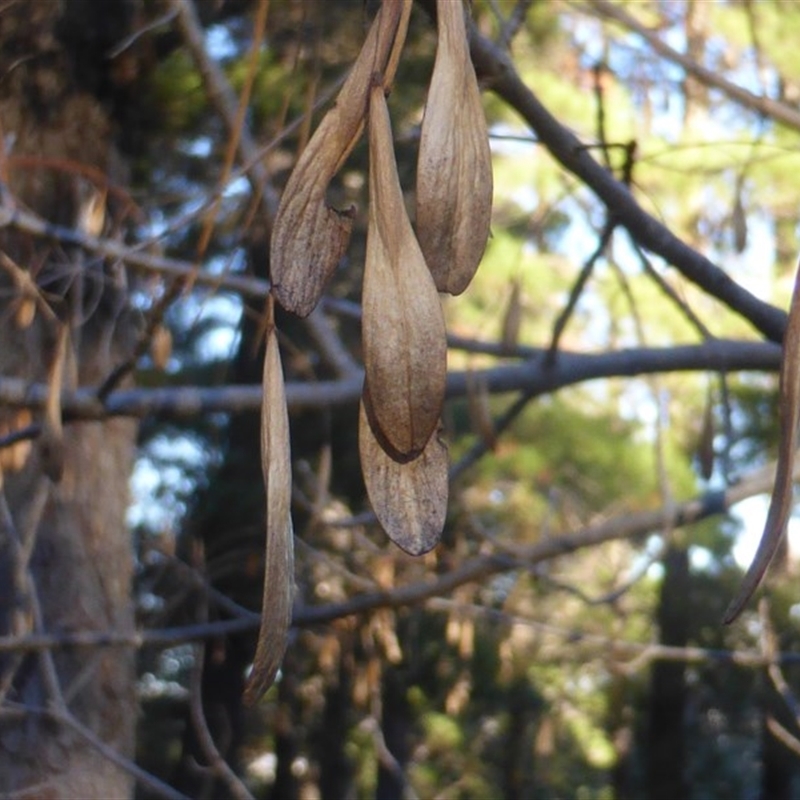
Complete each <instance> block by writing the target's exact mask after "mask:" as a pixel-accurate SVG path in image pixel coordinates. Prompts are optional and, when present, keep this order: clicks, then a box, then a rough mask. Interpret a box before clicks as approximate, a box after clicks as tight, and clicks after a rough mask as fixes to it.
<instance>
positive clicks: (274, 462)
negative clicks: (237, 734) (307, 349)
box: [244, 320, 294, 705]
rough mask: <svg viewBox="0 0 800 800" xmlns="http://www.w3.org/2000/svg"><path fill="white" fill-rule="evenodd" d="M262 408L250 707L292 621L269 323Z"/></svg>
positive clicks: (285, 454)
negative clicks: (261, 526) (256, 623)
mask: <svg viewBox="0 0 800 800" xmlns="http://www.w3.org/2000/svg"><path fill="white" fill-rule="evenodd" d="M263 392H264V395H263V400H262V403H261V469H262V473H263V476H264V491H265V494H266V498H267V525H266V529H267V530H266V535H267V544H266V554H265V565H264V599H263V604H262V610H261V626H260V627H259V631H258V644H257V645H256V655H255V659H254V660H253V669H252V672H251V674H250V677H249V678H248V681H247V686H246V687H245V691H244V700H245V702H246V703H247V704H249V705H252V704H254V703H255V702H256V701H257V700H258V699H259V698H260V697H261V696H262V695H263V694H264V692H266V691H267V689H269V687H270V686H271V685H272V682H273V681H274V680H275V675H276V674H277V672H278V668H279V667H280V665H281V661H282V660H283V654H284V652H285V651H286V642H287V639H288V634H289V626H290V624H291V621H292V595H293V590H294V534H293V529H292V516H291V497H292V463H291V454H290V449H289V415H288V412H287V409H286V392H285V387H284V382H283V369H282V367H281V360H280V354H279V352H278V337H277V336H276V334H275V326H274V323H273V322H272V321H271V320H270V324H269V328H268V332H267V349H266V353H265V355H264V375H263Z"/></svg>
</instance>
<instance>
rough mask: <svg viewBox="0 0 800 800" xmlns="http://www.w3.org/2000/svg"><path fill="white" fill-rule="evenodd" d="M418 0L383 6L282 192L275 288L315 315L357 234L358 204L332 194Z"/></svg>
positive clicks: (274, 250)
mask: <svg viewBox="0 0 800 800" xmlns="http://www.w3.org/2000/svg"><path fill="white" fill-rule="evenodd" d="M410 13H411V2H410V0H399V1H398V0H394V1H393V2H390V3H384V4H383V5H382V6H381V9H380V11H379V12H378V14H377V16H376V17H375V20H374V22H373V24H372V27H371V29H370V32H369V34H368V36H367V39H366V41H365V42H364V45H363V47H362V48H361V52H360V53H359V56H358V59H357V60H356V62H355V64H354V65H353V69H352V71H351V73H350V75H349V76H348V78H347V80H346V81H345V84H344V86H343V87H342V89H341V91H340V92H339V95H338V97H337V99H336V104H335V105H334V106H333V108H331V109H330V110H329V111H328V113H327V114H326V115H325V117H324V118H323V120H322V122H321V123H320V125H319V127H318V128H317V130H316V131H315V133H314V135H313V136H312V137H311V141H310V142H309V143H308V145H307V147H306V148H305V150H304V151H303V153H302V155H301V156H300V158H299V160H298V162H297V164H296V166H295V168H294V171H293V172H292V174H291V176H290V178H289V181H288V182H287V184H286V188H285V190H284V192H283V196H282V197H281V202H280V205H279V207H278V212H277V214H276V216H275V224H274V226H273V230H272V241H271V244H270V275H271V278H272V284H273V293H274V295H275V297H276V299H277V300H278V302H279V303H280V304H281V305H282V306H283V307H284V308H286V309H287V310H289V311H292V312H294V313H295V314H299V315H300V316H302V317H305V316H307V315H308V314H310V313H311V311H312V310H313V309H314V306H316V304H317V303H318V302H319V298H320V297H321V295H322V292H323V290H324V288H325V285H326V283H327V282H328V279H329V278H330V276H331V275H332V273H333V271H334V270H335V269H336V265H337V264H338V263H339V261H340V260H341V258H342V256H343V255H344V252H345V250H346V249H347V244H348V242H349V241H350V231H351V229H352V227H353V213H354V212H353V209H349V210H346V211H337V210H336V209H334V208H331V207H330V206H328V204H327V203H326V200H325V194H326V192H327V190H328V185H329V184H330V182H331V179H332V178H333V176H334V175H335V174H336V172H338V170H339V169H340V168H341V166H342V164H343V163H344V162H345V160H346V159H347V157H348V156H349V155H350V153H351V151H352V150H353V148H354V147H355V146H356V144H357V142H358V140H359V139H360V138H361V134H362V132H363V130H364V123H365V119H366V115H367V109H368V105H369V92H370V87H371V85H372V83H373V75H374V74H375V73H376V72H377V73H381V72H383V75H384V85H388V84H389V83H391V80H392V79H393V77H394V70H395V69H396V65H397V57H398V52H399V49H400V47H402V44H403V42H404V41H405V35H406V30H407V27H408V17H409V14H410Z"/></svg>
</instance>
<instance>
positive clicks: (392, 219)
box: [361, 85, 447, 456]
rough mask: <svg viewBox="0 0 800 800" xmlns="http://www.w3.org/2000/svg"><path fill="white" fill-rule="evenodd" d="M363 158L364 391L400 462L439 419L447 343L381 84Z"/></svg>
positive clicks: (418, 448) (374, 94)
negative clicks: (366, 210)
mask: <svg viewBox="0 0 800 800" xmlns="http://www.w3.org/2000/svg"><path fill="white" fill-rule="evenodd" d="M369 153H370V168H369V196H370V204H369V226H368V229H367V254H366V262H365V265H364V285H363V294H362V307H363V316H362V323H361V324H362V337H363V343H364V367H365V370H366V385H367V387H368V389H369V395H370V398H371V403H370V405H371V410H372V412H373V413H374V419H375V423H376V424H375V427H376V429H378V430H379V432H380V434H381V435H382V437H384V438H385V439H386V440H387V441H388V443H389V444H390V446H391V448H392V449H393V450H395V451H396V452H397V453H398V454H400V456H413V455H415V454H417V453H419V452H421V451H422V449H423V448H424V447H425V445H426V443H427V441H428V439H429V438H430V436H431V434H432V433H433V431H434V429H435V428H436V426H437V424H438V422H439V418H440V416H441V413H442V406H443V404H444V392H445V383H446V380H447V342H446V331H445V326H444V315H443V313H442V306H441V303H440V302H439V295H438V294H437V292H436V286H435V285H434V283H433V279H432V278H431V274H430V272H429V271H428V268H427V265H426V264H425V259H424V258H423V255H422V251H421V250H420V248H419V244H418V243H417V239H416V237H415V236H414V231H413V229H412V228H411V222H410V221H409V219H408V215H407V214H406V208H405V204H404V202H403V192H402V189H401V188H400V180H399V178H398V176H397V164H396V163H395V158H394V148H393V143H392V129H391V123H390V121H389V110H388V108H387V107H386V98H385V96H384V92H383V88H382V87H381V86H380V85H376V86H375V87H373V90H372V95H371V101H370V114H369Z"/></svg>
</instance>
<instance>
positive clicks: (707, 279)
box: [471, 28, 786, 342]
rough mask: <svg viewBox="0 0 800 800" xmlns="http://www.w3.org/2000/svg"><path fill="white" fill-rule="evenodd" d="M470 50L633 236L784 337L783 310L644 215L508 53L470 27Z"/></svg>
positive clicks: (486, 76) (774, 336)
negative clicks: (524, 77) (521, 73)
mask: <svg viewBox="0 0 800 800" xmlns="http://www.w3.org/2000/svg"><path fill="white" fill-rule="evenodd" d="M471 52H472V60H473V62H474V63H475V69H476V72H477V73H478V77H479V78H480V79H482V80H483V81H484V82H485V83H486V84H488V85H489V86H490V87H491V89H492V90H493V91H494V92H495V94H497V95H498V96H499V97H500V98H501V99H503V100H504V101H505V102H506V103H508V104H509V105H510V106H511V107H512V108H514V109H515V110H516V111H517V112H518V113H519V114H520V115H521V116H522V118H523V119H524V120H525V121H526V122H527V123H528V124H529V125H530V126H531V128H532V129H533V131H534V132H535V133H536V135H537V137H538V139H539V141H540V142H541V143H542V144H544V145H545V147H547V149H548V150H549V151H550V153H551V154H552V156H553V157H554V158H555V159H556V160H557V161H558V162H559V163H560V164H561V165H562V166H563V167H564V168H565V169H567V170H569V171H570V172H572V173H573V174H575V175H576V176H577V177H578V178H580V180H581V181H583V182H584V183H585V184H586V185H587V186H588V187H589V188H590V189H591V190H592V191H593V192H594V193H595V194H596V195H597V196H598V197H599V198H600V200H602V201H603V203H605V205H606V207H607V208H608V209H609V211H610V212H611V213H613V214H614V215H615V218H616V220H617V222H618V223H619V224H620V225H622V226H624V227H625V228H626V229H627V230H628V232H629V233H630V234H631V236H632V237H633V239H634V240H635V241H637V242H638V243H639V244H640V245H641V246H642V247H644V248H645V249H647V250H649V251H650V252H652V253H655V254H656V255H659V256H661V257H662V258H663V259H664V260H665V261H667V262H668V263H670V264H672V265H673V266H674V267H675V268H677V269H678V270H679V271H680V272H681V273H682V274H683V275H684V276H685V277H686V278H688V279H689V280H690V281H692V283H695V284H696V285H697V286H699V287H700V288H701V289H702V290H703V291H704V292H706V293H707V294H709V295H711V296H712V297H716V298H717V299H718V300H720V301H721V302H722V303H724V304H725V305H727V306H728V307H729V308H731V309H732V310H734V311H736V312H737V313H738V314H741V315H742V316H743V317H744V318H745V319H747V320H749V321H750V323H751V324H752V325H753V326H754V327H755V328H756V329H758V330H759V331H761V332H762V333H763V334H764V335H765V336H766V337H767V338H769V339H771V340H772V341H774V342H780V341H782V339H783V332H784V330H785V328H786V314H785V312H783V311H780V310H779V309H777V308H775V307H774V306H771V305H770V304H769V303H766V302H764V301H763V300H760V299H758V298H757V297H755V295H753V294H751V293H750V292H748V291H747V290H746V289H744V288H743V287H742V286H740V285H739V284H738V283H736V281H734V280H733V279H732V278H730V277H729V276H728V274H727V273H726V272H724V271H723V270H722V269H720V268H719V267H718V266H717V265H716V264H714V263H712V262H711V261H710V260H709V259H708V258H706V257H705V256H704V255H702V254H701V253H698V252H697V251H696V250H694V249H693V248H692V247H690V246H689V245H688V244H686V243H685V242H684V241H682V240H681V239H679V238H678V237H677V236H676V235H675V234H674V233H673V232H672V231H671V230H670V229H669V228H667V227H666V226H665V225H663V224H662V223H661V222H659V221H658V220H657V219H655V217H653V216H651V215H650V214H648V213H647V212H646V211H645V210H644V209H643V208H642V207H641V206H640V205H639V203H638V202H637V201H636V199H635V198H634V196H633V195H632V194H631V192H630V190H629V189H628V188H627V187H626V186H625V184H624V183H623V182H621V181H618V180H616V179H615V178H614V176H613V175H611V174H610V173H609V172H608V170H607V169H605V167H603V166H602V165H601V164H599V163H598V162H597V161H595V160H594V159H593V158H592V156H591V155H590V154H589V152H588V150H587V148H586V147H585V146H584V145H583V143H582V142H581V141H580V140H579V139H578V138H577V137H576V136H575V134H573V133H572V132H571V131H570V130H568V129H567V128H565V127H564V126H563V125H562V124H561V123H560V122H559V121H558V120H557V119H556V118H555V117H554V116H553V115H552V114H551V113H550V112H549V111H548V110H547V109H546V108H545V107H544V106H543V105H542V104H541V103H540V102H539V100H538V98H537V97H536V96H535V95H534V94H533V92H532V91H531V90H530V89H529V88H528V87H527V86H526V85H525V83H524V82H523V81H522V79H521V78H520V76H519V74H518V73H517V71H516V68H515V66H514V64H513V62H512V61H511V59H510V57H509V56H508V54H507V53H505V52H504V51H503V50H502V49H501V48H499V47H498V46H497V45H495V44H494V43H493V42H492V41H490V40H489V39H487V38H486V37H484V36H482V35H481V34H480V33H478V31H477V30H475V29H474V28H473V29H472V32H471Z"/></svg>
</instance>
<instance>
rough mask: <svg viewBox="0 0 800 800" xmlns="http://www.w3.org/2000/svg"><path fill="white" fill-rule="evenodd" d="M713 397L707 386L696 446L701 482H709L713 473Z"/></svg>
mask: <svg viewBox="0 0 800 800" xmlns="http://www.w3.org/2000/svg"><path fill="white" fill-rule="evenodd" d="M714 433H715V431H714V395H713V393H712V391H711V387H710V386H709V389H708V395H707V396H706V406H705V409H704V411H703V427H702V429H701V431H700V441H699V442H698V445H697V461H698V462H699V464H700V474H701V475H702V476H703V480H706V481H708V480H711V476H712V474H713V473H714Z"/></svg>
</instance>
